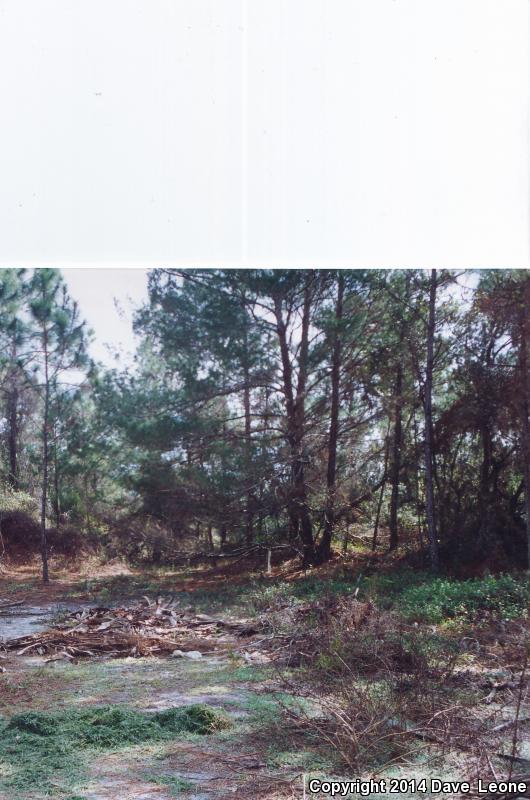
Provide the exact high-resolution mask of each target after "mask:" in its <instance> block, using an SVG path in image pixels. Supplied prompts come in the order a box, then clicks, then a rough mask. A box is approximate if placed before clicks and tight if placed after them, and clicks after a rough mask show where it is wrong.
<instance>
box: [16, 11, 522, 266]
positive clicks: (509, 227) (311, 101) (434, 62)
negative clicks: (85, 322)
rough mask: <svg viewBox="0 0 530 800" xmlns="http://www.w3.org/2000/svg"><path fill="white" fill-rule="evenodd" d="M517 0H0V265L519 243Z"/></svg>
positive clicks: (358, 261) (425, 259) (457, 260)
mask: <svg viewBox="0 0 530 800" xmlns="http://www.w3.org/2000/svg"><path fill="white" fill-rule="evenodd" d="M529 19H530V6H529V4H528V2H527V0H509V2H508V1H507V0H505V2H502V1H501V0H77V1H76V2H72V0H0V176H1V179H0V230H1V232H2V235H1V239H0V262H2V263H4V264H9V265H12V264H18V265H28V266H34V265H36V264H47V265H51V266H75V265H78V264H84V263H92V264H98V265H113V264H121V265H131V264H140V265H144V266H147V265H155V266H161V265H164V266H169V265H171V264H177V263H178V264H180V265H182V264H186V265H195V266H197V265H205V264H210V265H216V266H219V265H221V264H224V265H240V264H246V265H249V266H260V265H266V266H272V265H276V266H284V265H285V266H286V265H293V266H335V265H339V264H343V265H346V266H426V267H429V266H447V267H449V266H453V267H457V266H458V267H462V266H513V267H523V266H527V265H528V263H529V259H528V242H529V235H528V220H529V205H528V176H529V169H528V168H529V147H528V75H529V37H528V33H529Z"/></svg>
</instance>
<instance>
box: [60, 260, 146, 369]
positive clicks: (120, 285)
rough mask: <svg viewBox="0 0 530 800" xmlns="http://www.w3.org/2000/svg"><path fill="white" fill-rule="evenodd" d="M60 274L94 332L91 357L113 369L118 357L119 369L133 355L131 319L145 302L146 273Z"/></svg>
mask: <svg viewBox="0 0 530 800" xmlns="http://www.w3.org/2000/svg"><path fill="white" fill-rule="evenodd" d="M62 273H63V276H64V279H65V281H66V284H67V286H68V289H69V291H70V294H71V296H72V298H73V299H74V300H77V302H78V303H79V311H80V314H81V316H82V317H83V319H85V320H86V321H87V323H88V325H89V326H90V328H92V330H93V331H94V341H93V342H92V345H91V356H92V357H93V358H95V359H96V360H97V361H102V362H103V363H104V364H105V365H106V366H108V367H113V366H118V363H117V361H116V358H115V354H118V355H119V356H120V359H121V360H122V365H123V360H124V359H125V360H127V357H128V355H132V353H133V352H134V348H135V337H134V335H133V331H132V317H133V313H134V309H135V308H137V307H138V306H139V305H141V304H142V303H144V302H145V301H146V300H147V270H145V269H63V270H62ZM108 345H110V349H109V347H108Z"/></svg>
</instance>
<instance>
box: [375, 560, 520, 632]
mask: <svg viewBox="0 0 530 800" xmlns="http://www.w3.org/2000/svg"><path fill="white" fill-rule="evenodd" d="M367 588H368V591H371V592H372V593H373V594H374V596H375V598H376V602H378V603H379V605H381V606H383V607H387V608H390V607H393V608H395V609H396V610H397V611H398V612H399V613H400V614H401V615H402V616H403V617H404V618H405V619H406V620H408V621H411V622H412V621H417V622H429V623H434V624H438V623H441V622H443V621H444V620H448V619H454V620H459V621H463V622H477V621H480V620H481V619H484V618H485V617H491V616H493V617H496V618H500V619H505V620H509V619H514V618H516V617H520V616H524V615H525V614H526V613H527V612H528V605H529V603H530V578H529V577H528V576H526V575H520V576H514V575H499V576H494V575H489V576H487V577H485V578H476V579H473V580H465V581H460V580H454V579H451V578H435V577H433V576H432V575H429V574H428V573H412V572H408V571H407V572H402V573H396V574H394V575H389V576H379V577H378V578H376V579H373V580H371V581H370V582H369V583H368V584H367Z"/></svg>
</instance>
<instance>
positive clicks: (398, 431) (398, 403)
mask: <svg viewBox="0 0 530 800" xmlns="http://www.w3.org/2000/svg"><path fill="white" fill-rule="evenodd" d="M402 393H403V364H402V363H401V362H400V363H399V364H398V366H397V370H396V382H395V386H394V415H395V418H394V435H393V440H392V466H391V470H390V483H391V486H392V494H391V496H390V520H389V527H390V550H395V549H396V547H397V546H398V541H399V535H398V502H399V478H400V474H401V446H402V443H403V422H402V418H403V397H402Z"/></svg>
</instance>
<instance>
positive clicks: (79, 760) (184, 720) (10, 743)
mask: <svg viewBox="0 0 530 800" xmlns="http://www.w3.org/2000/svg"><path fill="white" fill-rule="evenodd" d="M229 727H230V720H229V718H228V716H227V715H226V714H225V713H224V712H223V711H222V710H219V709H214V708H210V707H208V706H205V705H191V706H186V707H184V708H169V709H167V710H165V711H161V712H159V713H151V714H149V713H142V712H140V711H137V710H134V709H131V708H126V707H120V706H103V707H90V708H87V709H79V708H70V709H68V710H65V711H58V712H48V713H42V712H35V711H30V712H24V713H22V714H15V715H13V716H12V717H11V719H9V720H6V721H4V722H3V724H2V728H1V731H0V765H1V766H0V786H1V785H3V786H4V788H6V789H10V788H11V789H16V790H27V791H32V790H35V789H38V790H39V791H42V790H43V788H45V787H50V788H49V790H48V791H51V788H52V787H53V785H54V783H55V782H56V781H57V780H59V779H60V780H63V781H65V782H66V783H68V782H71V783H75V782H76V781H77V782H79V780H80V779H81V778H82V776H83V768H84V767H85V764H86V759H87V758H88V757H89V755H88V754H87V753H86V752H85V751H90V750H94V749H97V750H100V749H104V750H109V749H112V750H116V748H123V747H127V746H131V745H137V744H143V743H146V742H161V741H164V740H171V739H174V738H175V737H176V736H180V735H182V734H195V735H199V736H204V735H209V734H213V733H216V732H218V731H221V730H225V729H226V728H229Z"/></svg>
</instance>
